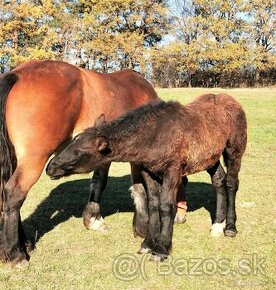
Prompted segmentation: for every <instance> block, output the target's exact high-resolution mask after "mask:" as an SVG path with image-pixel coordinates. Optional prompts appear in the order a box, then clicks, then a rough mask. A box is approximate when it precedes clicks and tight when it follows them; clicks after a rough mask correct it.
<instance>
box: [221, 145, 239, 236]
mask: <svg viewBox="0 0 276 290" xmlns="http://www.w3.org/2000/svg"><path fill="white" fill-rule="evenodd" d="M231 150H232V148H231ZM230 152H231V151H230V150H229V151H228V150H227V149H226V152H225V155H228V158H227V159H228V160H227V163H226V164H227V176H226V187H227V213H226V226H225V229H224V234H225V236H228V237H235V236H236V234H237V228H236V220H237V215H236V208H235V202H236V193H237V191H238V188H239V179H238V174H239V171H240V168H241V157H240V156H233V155H230Z"/></svg>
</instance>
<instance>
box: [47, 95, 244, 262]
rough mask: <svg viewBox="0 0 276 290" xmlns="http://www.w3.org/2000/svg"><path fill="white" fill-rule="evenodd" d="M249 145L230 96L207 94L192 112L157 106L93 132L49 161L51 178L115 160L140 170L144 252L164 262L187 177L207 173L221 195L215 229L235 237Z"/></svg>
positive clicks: (174, 105)
mask: <svg viewBox="0 0 276 290" xmlns="http://www.w3.org/2000/svg"><path fill="white" fill-rule="evenodd" d="M103 117H104V116H102V117H100V118H99V119H102V121H103ZM145 132H146V134H145ZM246 140H247V124H246V116H245V112H244V110H243V109H242V107H241V106H240V104H239V103H238V102H237V101H236V100H235V99H234V98H232V97H231V96H228V95H224V94H221V95H212V94H210V95H203V96H201V97H199V98H197V99H196V100H195V101H194V102H192V103H190V104H188V105H186V106H182V105H181V104H179V103H177V102H168V103H165V102H156V103H151V104H148V105H145V106H142V107H139V108H136V109H133V110H132V111H129V112H128V113H127V114H126V115H124V116H122V117H120V118H119V119H117V120H115V121H112V122H111V123H109V124H105V125H102V126H99V127H95V128H91V129H87V130H86V131H85V132H83V133H81V134H80V135H78V136H77V137H76V138H75V139H74V140H73V141H72V142H71V144H70V145H68V147H67V148H66V149H65V150H64V151H62V152H61V153H60V154H59V155H57V156H56V157H54V158H53V159H52V160H51V161H50V163H49V164H48V167H47V171H46V172H47V174H48V175H50V176H51V177H52V178H60V177H62V176H66V175H70V174H75V173H84V172H90V171H92V170H93V169H94V168H95V166H99V165H100V164H105V163H106V162H111V161H121V162H134V163H137V164H140V168H141V170H142V173H143V177H144V179H145V182H146V189H147V194H148V208H147V209H146V210H148V214H149V223H148V231H147V236H146V239H145V240H144V241H143V243H142V245H141V249H140V252H141V253H144V252H149V251H150V252H152V253H153V256H152V257H153V259H155V260H159V261H160V260H163V259H165V258H166V257H167V256H168V254H169V251H170V248H171V244H172V232H173V219H174V215H175V212H176V196H177V191H178V187H179V185H180V184H181V182H183V181H182V179H183V176H184V177H185V176H187V175H189V174H194V173H196V172H199V171H203V170H207V172H208V173H209V174H210V176H211V180H212V184H213V186H214V188H215V190H216V194H217V211H216V219H215V224H221V223H222V222H224V221H225V220H226V226H225V229H224V234H225V235H226V236H230V237H234V236H235V235H236V233H237V229H236V211H235V196H236V192H237V190H238V186H239V180H238V173H239V171H240V167H241V158H242V155H243V153H244V151H245V148H246ZM221 156H223V158H224V162H225V166H226V169H227V172H226V174H225V172H224V169H223V167H222V166H221V165H220V157H221Z"/></svg>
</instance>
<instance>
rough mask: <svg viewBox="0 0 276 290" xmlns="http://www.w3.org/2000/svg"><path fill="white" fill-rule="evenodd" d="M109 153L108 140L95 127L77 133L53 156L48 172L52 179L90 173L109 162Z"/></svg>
mask: <svg viewBox="0 0 276 290" xmlns="http://www.w3.org/2000/svg"><path fill="white" fill-rule="evenodd" d="M100 117H101V116H100ZM100 117H99V118H100ZM97 121H98V119H97ZM97 121H96V123H97ZM109 153H110V148H109V142H108V140H107V139H106V138H104V137H101V136H98V135H97V128H94V127H93V128H90V129H87V130H86V131H84V132H83V133H81V134H79V135H77V136H76V137H75V138H74V139H73V140H72V142H71V143H70V144H69V145H68V146H67V147H66V148H65V149H64V150H63V151H62V152H61V153H59V154H58V155H56V156H55V157H54V158H52V159H51V160H50V162H49V164H48V166H47V168H46V173H47V174H48V175H49V176H50V177H51V179H59V178H61V177H63V176H68V175H72V174H79V173H88V172H91V171H93V170H94V169H95V167H96V166H98V165H100V164H102V163H105V161H106V162H108V160H107V159H108V156H109V155H110V154H109Z"/></svg>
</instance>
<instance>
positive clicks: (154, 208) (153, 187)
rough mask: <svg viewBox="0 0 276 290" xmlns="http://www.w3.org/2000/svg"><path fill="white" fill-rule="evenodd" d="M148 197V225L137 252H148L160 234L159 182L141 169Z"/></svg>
mask: <svg viewBox="0 0 276 290" xmlns="http://www.w3.org/2000/svg"><path fill="white" fill-rule="evenodd" d="M142 174H143V177H144V180H145V183H146V188H147V197H148V213H149V220H148V227H147V234H146V238H145V239H144V241H143V242H142V244H141V248H140V250H139V251H138V253H139V254H143V253H149V252H151V250H152V249H153V248H154V247H155V243H156V239H157V237H158V236H159V234H160V216H159V193H160V184H159V183H158V182H157V181H155V180H153V179H152V178H151V176H150V175H149V174H148V173H147V172H145V171H142Z"/></svg>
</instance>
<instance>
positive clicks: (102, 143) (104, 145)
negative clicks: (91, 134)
mask: <svg viewBox="0 0 276 290" xmlns="http://www.w3.org/2000/svg"><path fill="white" fill-rule="evenodd" d="M96 145H97V149H98V151H99V152H100V153H102V154H104V155H110V153H111V152H112V151H111V148H110V146H109V142H108V140H106V139H105V138H103V137H99V138H98V139H97V141H96Z"/></svg>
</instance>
